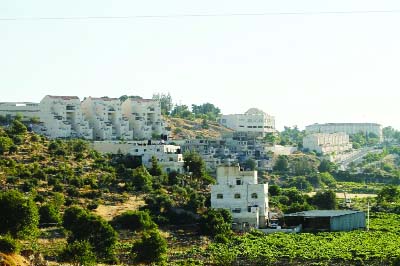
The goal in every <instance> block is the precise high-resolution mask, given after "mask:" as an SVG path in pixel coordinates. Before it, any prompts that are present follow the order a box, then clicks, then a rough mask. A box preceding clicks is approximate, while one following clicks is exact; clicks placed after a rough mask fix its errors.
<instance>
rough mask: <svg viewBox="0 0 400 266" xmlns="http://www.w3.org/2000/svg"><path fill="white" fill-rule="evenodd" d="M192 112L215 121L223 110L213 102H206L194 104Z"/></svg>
mask: <svg viewBox="0 0 400 266" xmlns="http://www.w3.org/2000/svg"><path fill="white" fill-rule="evenodd" d="M192 112H193V113H194V114H195V116H196V117H202V118H204V119H207V120H212V121H215V120H216V119H217V117H218V116H219V115H220V114H221V110H220V109H219V108H218V107H216V106H215V105H213V104H211V103H204V104H201V105H195V104H192Z"/></svg>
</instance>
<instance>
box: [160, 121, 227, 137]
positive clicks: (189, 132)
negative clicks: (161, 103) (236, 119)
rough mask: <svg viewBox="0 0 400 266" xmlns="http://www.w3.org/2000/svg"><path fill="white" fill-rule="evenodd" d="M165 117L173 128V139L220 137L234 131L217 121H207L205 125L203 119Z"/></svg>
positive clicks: (168, 124)
mask: <svg viewBox="0 0 400 266" xmlns="http://www.w3.org/2000/svg"><path fill="white" fill-rule="evenodd" d="M164 119H165V121H166V123H167V126H168V127H170V128H171V139H194V138H220V137H221V136H222V135H224V134H229V133H232V132H233V130H231V129H229V128H226V127H223V126H221V125H219V124H218V123H216V122H210V121H207V124H206V125H204V124H203V120H202V119H195V120H193V121H192V120H186V119H182V118H174V117H164Z"/></svg>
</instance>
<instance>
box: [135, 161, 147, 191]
mask: <svg viewBox="0 0 400 266" xmlns="http://www.w3.org/2000/svg"><path fill="white" fill-rule="evenodd" d="M131 181H132V185H133V186H134V187H135V188H136V190H138V191H150V190H151V184H152V177H151V175H150V173H149V172H148V171H147V169H146V167H144V166H143V165H142V166H139V167H138V168H136V169H135V170H133V173H132V179H131Z"/></svg>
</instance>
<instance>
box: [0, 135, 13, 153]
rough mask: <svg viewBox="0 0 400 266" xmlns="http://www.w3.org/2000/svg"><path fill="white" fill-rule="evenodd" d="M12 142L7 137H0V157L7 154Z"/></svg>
mask: <svg viewBox="0 0 400 266" xmlns="http://www.w3.org/2000/svg"><path fill="white" fill-rule="evenodd" d="M13 145H14V142H13V141H12V139H10V138H9V137H0V155H2V154H4V153H5V152H8V151H9V150H10V148H11V146H13Z"/></svg>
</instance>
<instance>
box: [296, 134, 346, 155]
mask: <svg viewBox="0 0 400 266" xmlns="http://www.w3.org/2000/svg"><path fill="white" fill-rule="evenodd" d="M303 148H304V149H309V150H310V151H316V152H318V153H321V154H322V155H326V154H340V153H344V152H346V151H350V150H351V149H352V144H351V143H350V138H349V135H347V134H346V133H343V132H341V133H312V134H309V135H306V136H305V137H304V138H303Z"/></svg>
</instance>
